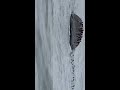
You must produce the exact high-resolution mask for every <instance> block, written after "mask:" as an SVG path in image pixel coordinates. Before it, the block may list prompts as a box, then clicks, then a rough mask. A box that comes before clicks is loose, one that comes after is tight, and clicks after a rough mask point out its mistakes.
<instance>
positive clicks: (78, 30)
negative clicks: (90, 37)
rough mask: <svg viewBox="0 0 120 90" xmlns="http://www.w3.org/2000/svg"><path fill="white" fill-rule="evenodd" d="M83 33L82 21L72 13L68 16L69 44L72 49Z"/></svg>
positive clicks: (77, 43)
mask: <svg viewBox="0 0 120 90" xmlns="http://www.w3.org/2000/svg"><path fill="white" fill-rule="evenodd" d="M82 34H83V22H82V20H81V18H79V16H77V15H76V14H74V13H72V14H71V16H70V46H71V49H72V50H74V49H75V48H76V47H77V46H78V45H79V43H80V41H81V38H82Z"/></svg>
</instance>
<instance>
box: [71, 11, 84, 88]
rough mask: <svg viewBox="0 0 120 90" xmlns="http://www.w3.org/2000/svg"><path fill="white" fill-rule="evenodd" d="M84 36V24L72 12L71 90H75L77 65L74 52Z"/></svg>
mask: <svg viewBox="0 0 120 90" xmlns="http://www.w3.org/2000/svg"><path fill="white" fill-rule="evenodd" d="M82 34H83V22H82V20H81V19H80V18H79V16H77V15H76V14H74V13H73V12H72V14H71V16H70V46H71V49H72V52H71V54H70V57H71V66H72V80H71V89H72V90H74V87H75V78H76V77H75V64H74V51H75V48H76V47H77V46H78V45H79V43H80V42H81V39H82Z"/></svg>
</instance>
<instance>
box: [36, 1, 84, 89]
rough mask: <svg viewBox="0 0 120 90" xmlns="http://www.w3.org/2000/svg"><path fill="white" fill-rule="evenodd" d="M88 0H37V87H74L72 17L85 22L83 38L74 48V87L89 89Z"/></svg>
mask: <svg viewBox="0 0 120 90" xmlns="http://www.w3.org/2000/svg"><path fill="white" fill-rule="evenodd" d="M84 2H85V1H84V0H35V90H72V88H71V84H72V83H71V80H72V79H73V75H72V66H71V56H70V53H71V52H72V50H71V48H70V44H69V28H70V27H69V19H70V14H71V12H72V11H74V12H75V14H77V15H78V16H79V17H80V18H81V19H82V21H83V27H84V32H83V38H82V40H81V43H80V44H79V45H78V47H77V48H76V49H75V51H74V57H73V58H74V65H75V72H74V76H75V81H74V84H75V86H74V90H85V35H84V34H85V12H84V11H85V9H84V7H85V4H84Z"/></svg>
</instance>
